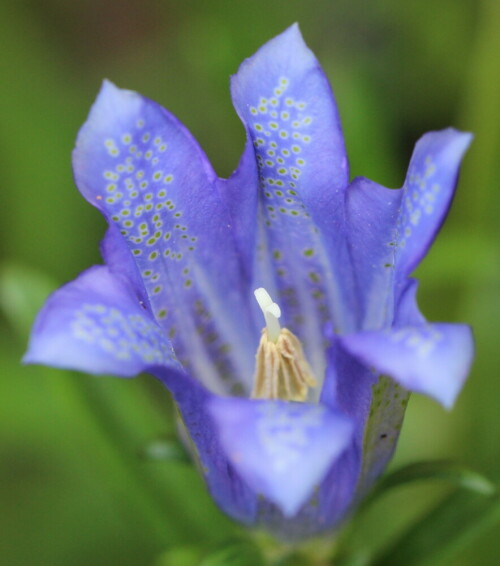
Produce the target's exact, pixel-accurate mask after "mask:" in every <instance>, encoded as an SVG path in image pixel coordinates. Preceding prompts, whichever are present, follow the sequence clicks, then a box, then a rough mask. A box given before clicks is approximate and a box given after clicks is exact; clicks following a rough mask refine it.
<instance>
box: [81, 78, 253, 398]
mask: <svg viewBox="0 0 500 566" xmlns="http://www.w3.org/2000/svg"><path fill="white" fill-rule="evenodd" d="M73 164H74V172H75V179H76V182H77V185H78V187H79V189H80V191H81V192H82V194H83V195H84V196H85V197H86V198H87V200H89V202H91V203H92V204H93V205H94V206H96V207H97V208H99V209H100V210H101V211H102V212H103V214H104V215H105V216H106V218H107V219H108V221H109V222H110V224H112V225H113V226H114V229H113V232H112V234H111V236H110V237H111V238H112V239H113V240H115V242H113V246H114V247H116V248H120V249H121V252H120V253H124V251H123V246H121V244H119V243H117V242H116V240H117V239H119V238H123V239H124V240H125V242H126V246H127V247H128V250H129V254H130V255H131V256H132V257H133V260H134V262H135V264H136V266H137V271H138V272H139V275H140V278H141V279H142V282H143V285H144V288H145V290H146V293H147V296H148V299H149V303H150V305H151V308H152V311H153V314H154V316H155V318H156V320H157V321H158V324H159V325H160V326H161V327H162V328H163V329H164V331H165V333H166V334H167V335H168V336H169V337H170V338H171V340H172V343H173V345H174V348H175V351H176V354H177V355H178V357H179V359H180V360H181V362H182V363H183V364H184V365H185V366H186V367H187V368H188V369H189V370H191V371H193V372H195V373H196V374H200V375H204V376H205V379H206V380H207V381H206V384H207V385H209V386H210V387H212V388H213V389H214V390H219V391H229V390H231V388H232V387H233V386H238V387H239V388H240V389H241V388H242V389H243V390H245V389H249V388H250V387H251V384H250V383H249V380H250V378H251V375H252V372H253V364H254V361H253V351H252V350H253V348H248V347H246V345H247V344H249V343H250V344H253V345H254V346H255V348H256V346H257V342H258V329H256V328H254V327H253V323H252V320H251V317H250V316H249V314H248V313H249V309H248V304H249V299H251V296H250V297H249V296H247V295H248V282H247V281H246V280H245V279H244V278H243V270H242V269H241V265H240V261H241V259H240V256H239V253H238V246H237V242H236V238H235V235H234V232H233V228H232V221H231V215H230V212H229V209H228V207H227V206H226V204H225V202H224V200H223V199H222V198H221V196H220V194H219V191H218V179H217V177H216V175H215V173H214V172H213V170H212V168H211V166H210V164H209V162H208V160H207V158H206V156H205V155H204V153H203V152H202V150H201V149H200V147H199V146H198V144H197V143H196V141H195V140H194V139H193V138H192V136H191V135H190V134H189V132H188V131H187V130H186V128H185V127H184V126H183V125H182V124H180V123H179V121H178V120H177V119H176V118H174V117H173V116H172V115H171V114H169V113H168V112H167V111H166V110H165V109H163V108H162V107H161V106H159V105H158V104H156V103H154V102H152V101H151V100H148V99H146V98H144V97H142V96H140V95H139V94H137V93H134V92H131V91H125V90H120V89H118V88H116V87H115V86H114V85H112V84H111V83H109V82H105V83H104V85H103V87H102V90H101V92H100V94H99V96H98V98H97V100H96V102H95V104H94V106H93V107H92V110H91V112H90V115H89V118H88V121H87V122H86V124H85V125H84V126H83V128H82V129H81V131H80V133H79V136H78V139H77V144H76V148H75V151H74V157H73ZM113 246H112V247H113ZM105 247H106V246H105ZM108 247H109V246H108ZM129 264H130V261H129V260H127V266H126V268H124V270H125V271H127V272H128V273H130V271H131V268H130V265H129ZM221 274H224V276H223V277H221ZM221 376H222V377H221Z"/></svg>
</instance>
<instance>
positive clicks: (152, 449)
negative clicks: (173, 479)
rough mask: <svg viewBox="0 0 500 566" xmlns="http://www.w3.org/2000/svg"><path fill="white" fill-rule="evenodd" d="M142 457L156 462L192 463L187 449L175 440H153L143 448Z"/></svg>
mask: <svg viewBox="0 0 500 566" xmlns="http://www.w3.org/2000/svg"><path fill="white" fill-rule="evenodd" d="M141 456H142V457H143V458H145V459H146V460H152V461H156V462H177V463H181V464H189V463H191V458H190V457H189V454H188V453H187V452H186V450H185V448H184V447H183V446H182V444H180V443H179V442H178V441H177V440H175V439H173V438H156V439H154V440H152V441H151V442H149V443H148V444H146V445H145V446H144V447H143V448H142V450H141Z"/></svg>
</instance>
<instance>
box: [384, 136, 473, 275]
mask: <svg viewBox="0 0 500 566" xmlns="http://www.w3.org/2000/svg"><path fill="white" fill-rule="evenodd" d="M471 141H472V135H471V134H468V133H463V132H459V131H457V130H454V129H453V128H448V129H446V130H441V131H438V132H429V133H427V134H425V135H424V136H422V137H421V138H420V140H419V141H418V142H417V144H416V146H415V150H414V151H413V155H412V158H411V161H410V166H409V168H408V173H407V176H406V180H405V184H404V186H403V188H402V191H403V195H402V200H401V205H402V207H401V214H400V217H399V221H398V224H397V232H398V240H397V249H396V258H395V262H396V264H397V279H398V282H397V284H401V283H402V282H404V279H405V278H406V277H407V276H408V275H410V273H411V272H412V271H413V270H414V269H415V267H416V266H417V264H418V263H419V262H420V260H421V259H422V257H423V256H424V255H425V254H426V253H427V250H428V248H429V246H430V245H431V244H432V241H433V240H434V237H435V236H436V233H437V231H438V230H439V228H440V227H441V224H442V222H443V220H444V218H445V216H446V213H447V212H448V209H449V207H450V204H451V200H452V198H453V194H454V192H455V187H456V184H457V179H458V172H459V168H460V162H461V160H462V157H463V155H464V153H465V151H466V150H467V148H468V146H469V144H470V143H471Z"/></svg>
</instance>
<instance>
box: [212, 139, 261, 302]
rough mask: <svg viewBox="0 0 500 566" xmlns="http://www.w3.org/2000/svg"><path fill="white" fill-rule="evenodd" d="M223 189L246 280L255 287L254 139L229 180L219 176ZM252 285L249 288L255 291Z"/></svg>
mask: <svg viewBox="0 0 500 566" xmlns="http://www.w3.org/2000/svg"><path fill="white" fill-rule="evenodd" d="M219 192H220V194H221V196H222V198H223V200H224V202H225V204H226V206H227V207H228V209H229V213H230V215H231V223H232V226H233V231H234V235H235V238H236V245H237V247H238V254H239V256H240V258H241V260H242V261H241V263H240V265H241V269H242V279H243V280H244V281H247V282H248V285H249V286H250V287H251V282H252V275H253V265H254V261H255V250H256V247H257V216H258V215H257V210H258V208H257V205H258V197H259V174H258V169H257V163H256V161H255V153H254V150H253V145H252V142H251V141H250V140H247V142H246V145H245V150H244V151H243V155H242V156H241V159H240V162H239V164H238V168H237V169H236V171H234V172H233V174H232V175H231V176H230V177H229V179H227V180H226V179H219ZM250 287H249V291H251V292H253V289H252V288H250Z"/></svg>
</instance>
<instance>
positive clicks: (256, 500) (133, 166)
mask: <svg viewBox="0 0 500 566" xmlns="http://www.w3.org/2000/svg"><path fill="white" fill-rule="evenodd" d="M231 93H232V99H233V102H234V106H235V108H236V111H237V113H238V115H239V117H240V118H241V121H242V122H243V124H244V127H245V129H246V134H247V143H246V147H245V149H244V152H243V156H242V158H241V161H240V163H239V166H238V168H237V169H236V171H235V172H234V173H233V174H232V175H231V177H230V178H229V179H220V178H218V177H217V175H216V173H215V172H214V170H213V169H212V167H211V165H210V163H209V161H208V159H207V157H206V156H205V154H204V153H203V151H202V150H201V148H200V147H199V146H198V144H197V143H196V141H195V140H194V139H193V137H192V136H191V135H190V133H189V132H188V131H187V130H186V128H185V127H184V126H183V125H182V124H181V123H180V122H179V121H178V120H177V119H176V118H175V117H174V116H172V115H171V114H170V113H169V112H168V111H167V110H165V109H164V108H162V107H161V106H159V105H158V104H156V103H155V102H153V101H151V100H149V99H147V98H144V97H142V96H140V95H139V94H137V93H135V92H130V91H127V90H120V89H118V88H117V87H115V86H114V85H113V84H111V83H110V82H107V81H106V82H105V83H104V85H103V87H102V90H101V92H100V94H99V96H98V98H97V100H96V102H95V104H94V106H93V107H92V110H91V112H90V115H89V118H88V120H87V122H86V123H85V125H84V126H83V128H82V129H81V131H80V133H79V135H78V139H77V143H76V148H75V150H74V153H73V167H74V174H75V179H76V184H77V186H78V188H79V190H80V192H81V193H82V195H83V196H84V197H85V198H86V199H87V200H88V201H89V202H90V203H91V204H92V205H93V206H95V207H96V208H98V209H99V210H100V211H101V213H102V214H103V215H104V216H105V218H106V220H107V221H108V223H109V229H108V231H107V234H106V236H105V238H104V241H103V243H102V255H103V258H104V262H105V263H104V265H100V266H94V267H91V268H90V269H88V270H87V271H85V272H84V273H82V274H81V275H80V276H79V277H78V278H77V279H76V280H75V281H73V282H71V283H68V284H67V285H65V286H64V287H62V288H61V289H60V290H58V291H56V292H55V293H54V294H53V295H52V296H51V297H50V298H49V299H48V301H47V303H46V305H45V306H44V308H43V309H42V311H41V312H40V314H39V316H38V318H37V320H36V323H35V325H34V329H33V333H32V337H31V342H30V346H29V350H28V352H27V354H26V356H25V361H26V362H29V363H40V364H47V365H50V366H56V367H61V368H71V369H76V370H80V371H84V372H88V373H93V374H114V375H116V376H120V377H132V376H135V375H137V374H138V373H140V372H148V373H150V374H153V375H154V376H156V377H157V378H159V379H160V380H161V381H162V382H163V383H164V384H165V386H166V387H167V388H168V389H169V391H170V392H171V394H172V395H173V397H174V399H175V401H176V403H177V405H178V408H179V411H180V414H181V415H182V422H183V426H184V431H185V433H186V437H188V439H189V440H188V443H189V445H190V447H191V451H192V453H193V456H194V458H195V459H196V460H197V461H198V462H199V464H200V469H201V470H202V473H203V476H204V479H205V481H206V484H207V486H208V489H209V490H210V492H211V494H212V496H213V498H214V499H215V501H216V502H217V504H218V505H219V506H220V508H221V509H223V510H224V511H225V512H226V513H227V514H229V515H230V516H231V517H233V518H234V519H236V520H238V521H241V522H243V523H245V524H247V525H256V526H263V527H265V528H267V529H269V530H270V531H272V532H274V533H275V534H277V535H278V536H281V537H283V538H286V539H300V538H304V537H307V536H310V535H312V534H315V533H318V532H321V531H324V530H326V529H332V528H334V527H335V526H337V525H338V524H339V523H340V522H341V521H342V519H343V518H345V517H346V515H347V514H348V513H349V511H350V510H351V509H352V508H353V506H354V505H355V503H356V502H357V501H358V500H359V499H360V497H362V495H363V494H364V493H365V492H366V490H367V489H368V488H369V487H370V485H371V484H372V483H373V481H374V479H375V478H376V477H377V476H378V475H379V474H380V473H381V472H382V471H383V470H384V468H385V466H386V465H387V463H388V461H389V459H390V457H391V455H392V453H393V451H394V447H395V444H396V441H397V437H398V433H399V430H400V427H401V422H402V419H403V415H404V412H405V407H406V403H407V400H408V396H409V394H410V392H418V393H422V394H424V395H428V396H430V397H433V398H434V399H436V400H437V401H439V402H440V403H441V404H442V405H444V406H445V407H450V406H451V405H452V404H453V401H454V399H455V398H456V396H457V394H458V392H459V390H460V388H461V386H462V384H463V382H464V380H465V377H466V375H467V372H468V369H469V365H470V363H471V359H472V355H473V345H472V337H471V331H470V329H469V328H468V327H467V326H465V325H459V324H446V323H429V322H427V321H426V320H425V318H424V317H423V316H422V314H421V313H420V312H419V310H418V307H417V304H416V292H417V281H416V280H415V279H412V278H410V274H411V272H412V271H413V270H414V268H415V267H416V266H417V264H418V263H419V262H420V260H421V259H422V257H423V256H424V255H425V253H426V251H427V249H428V248H429V246H430V245H431V243H432V240H433V239H434V236H435V234H436V232H437V230H438V229H439V227H440V225H441V223H442V221H443V219H444V217H445V215H446V212H447V209H448V207H449V206H450V202H451V199H452V196H453V193H454V189H455V185H456V181H457V175H458V169H459V165H460V161H461V158H462V155H463V154H464V152H465V150H466V148H467V146H468V145H469V143H470V141H471V135H470V134H466V133H460V132H458V131H456V130H453V129H446V130H442V131H437V132H431V133H428V134H426V135H424V136H423V137H422V138H421V139H420V140H419V141H418V143H417V145H416V147H415V150H414V153H413V156H412V158H411V161H410V166H409V170H408V174H407V176H406V179H405V181H404V185H403V187H402V188H401V189H398V190H390V189H386V188H384V187H382V186H380V185H378V184H376V183H374V182H373V181H370V180H368V179H366V178H361V177H359V178H356V179H354V180H353V181H352V182H349V171H348V162H347V156H346V151H345V147H344V141H343V137H342V131H341V126H340V121H339V117H338V113H337V109H336V106H335V101H334V98H333V95H332V92H331V90H330V86H329V84H328V81H327V79H326V77H325V75H324V73H323V71H322V69H321V67H320V66H319V64H318V62H317V60H316V59H315V57H314V55H313V54H312V53H311V51H310V50H309V49H308V48H307V47H306V45H305V44H304V42H303V40H302V37H301V35H300V32H299V30H298V27H297V26H292V27H291V28H289V29H288V30H286V31H285V32H284V33H282V34H281V35H279V36H278V37H276V38H274V39H272V40H271V41H270V42H268V43H267V44H266V45H264V46H263V47H262V48H261V49H260V50H259V51H258V52H257V53H256V54H255V55H254V56H253V57H251V58H250V59H248V60H246V61H245V62H244V63H243V64H242V65H241V67H240V69H239V71H238V73H237V74H236V75H235V76H234V77H233V78H232V81H231Z"/></svg>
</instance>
